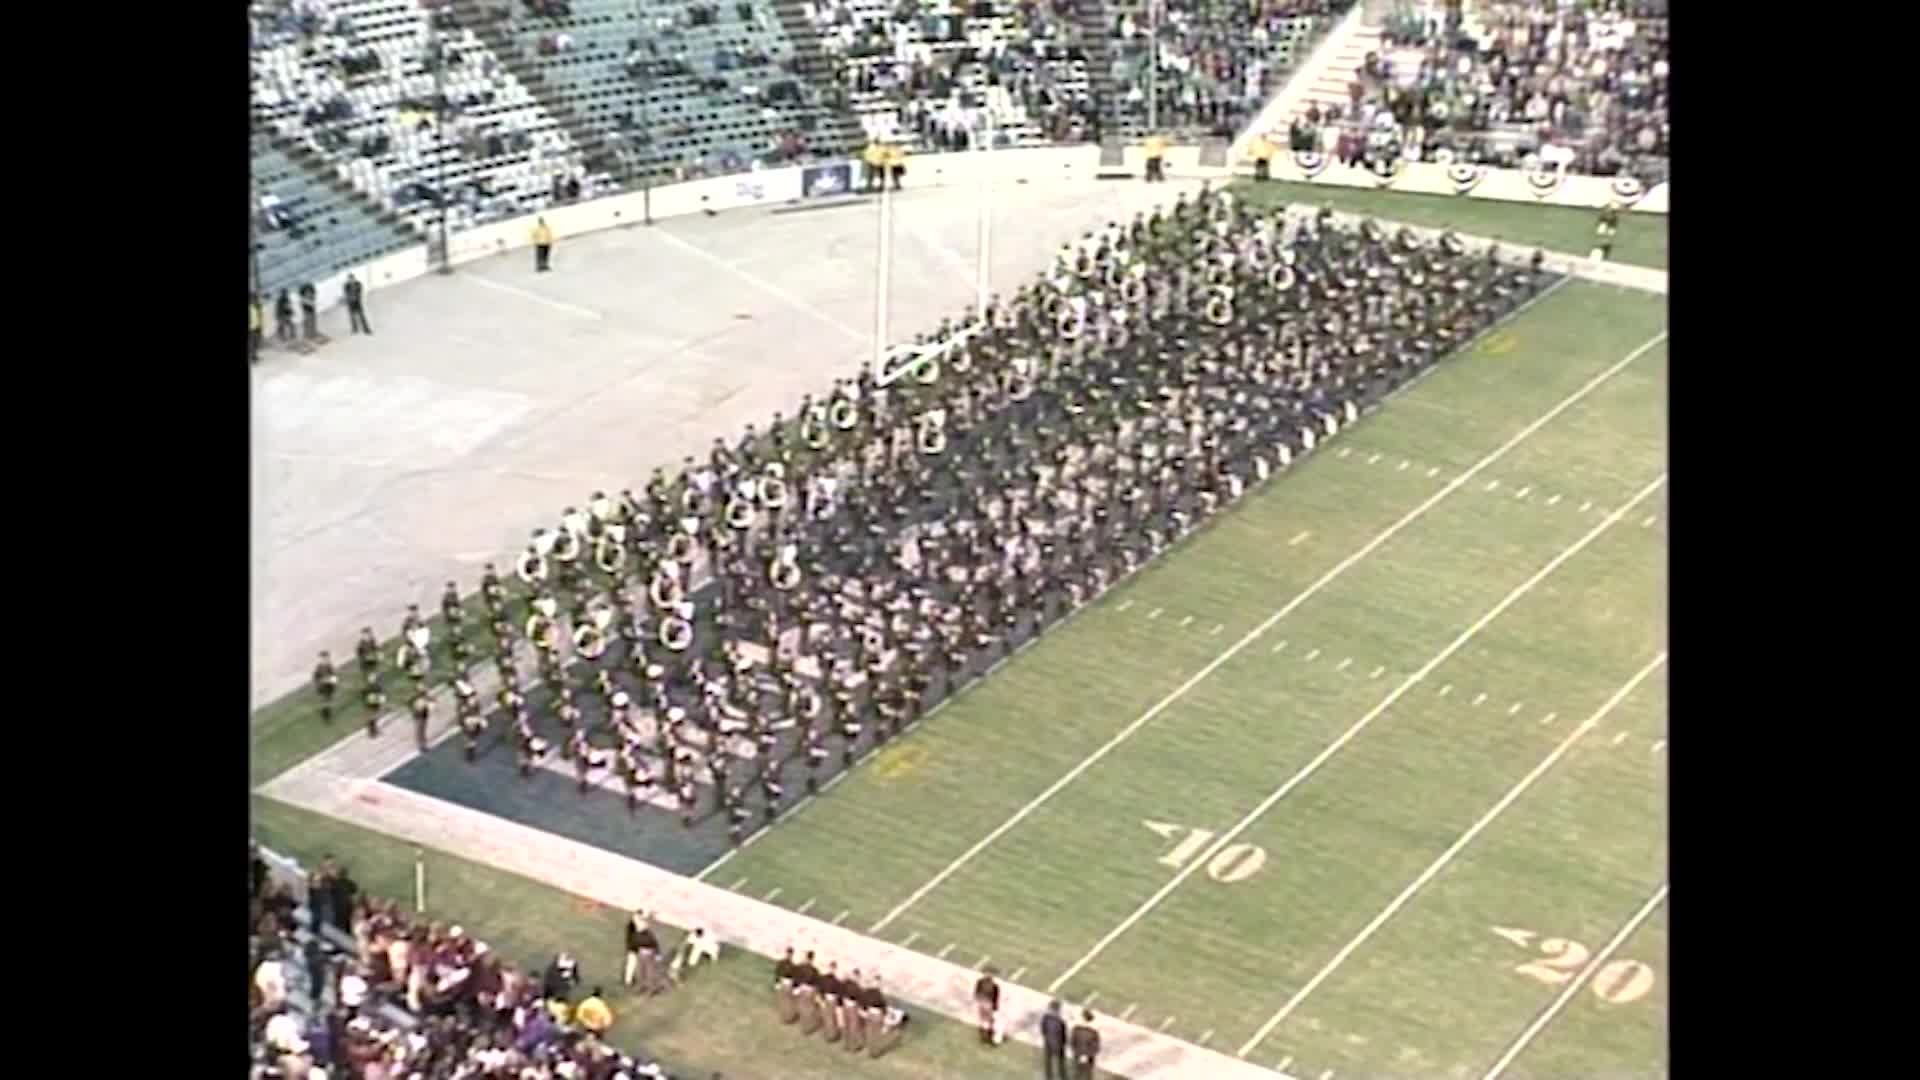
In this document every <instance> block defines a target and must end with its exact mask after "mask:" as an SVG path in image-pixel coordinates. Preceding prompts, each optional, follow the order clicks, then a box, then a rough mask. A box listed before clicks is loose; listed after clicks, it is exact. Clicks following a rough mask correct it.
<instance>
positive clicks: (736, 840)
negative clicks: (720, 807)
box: [714, 784, 752, 847]
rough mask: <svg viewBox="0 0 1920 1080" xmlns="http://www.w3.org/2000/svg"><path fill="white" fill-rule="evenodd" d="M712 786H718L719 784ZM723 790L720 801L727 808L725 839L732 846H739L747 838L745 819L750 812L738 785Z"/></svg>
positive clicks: (749, 815)
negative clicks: (723, 793)
mask: <svg viewBox="0 0 1920 1080" xmlns="http://www.w3.org/2000/svg"><path fill="white" fill-rule="evenodd" d="M714 786H715V787H716V788H718V787H719V786H720V785H719V784H715V785H714ZM725 792H726V794H725V795H723V796H722V801H723V802H724V803H725V805H726V808H727V839H728V840H729V841H731V842H732V844H733V846H734V847H739V846H740V844H741V842H742V841H744V840H746V838H747V819H748V818H749V817H751V816H752V812H751V811H749V810H748V809H747V800H746V797H745V795H744V794H743V793H742V792H741V791H740V789H739V788H738V787H730V788H726V789H725Z"/></svg>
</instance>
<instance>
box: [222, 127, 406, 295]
mask: <svg viewBox="0 0 1920 1080" xmlns="http://www.w3.org/2000/svg"><path fill="white" fill-rule="evenodd" d="M250 141H251V150H252V156H253V206H252V208H251V209H252V214H253V248H254V259H255V266H256V267H257V276H258V279H257V281H256V282H255V288H256V289H257V290H258V291H259V292H260V294H261V295H262V296H265V297H268V298H269V299H270V298H271V297H273V296H274V295H275V294H277V293H279V292H280V290H282V289H297V288H299V286H300V285H301V284H302V283H303V282H308V281H315V280H318V279H320V278H322V277H325V276H327V275H328V274H331V273H334V272H335V271H337V270H340V269H344V268H346V267H349V266H352V265H355V264H357V263H361V262H365V261H367V260H369V259H377V258H379V257H381V256H383V255H389V254H392V253H393V252H395V251H399V250H401V249H402V248H406V247H408V246H411V245H413V244H417V243H419V242H420V241H419V238H418V237H417V236H414V235H413V234H411V233H410V232H408V231H407V230H406V229H405V228H403V227H401V225H400V221H399V218H398V217H397V216H395V215H386V216H384V217H383V216H381V215H380V214H379V213H378V212H377V211H376V210H375V208H374V207H373V205H372V204H370V203H368V202H367V201H366V200H365V199H362V198H360V197H359V196H358V195H356V194H355V192H354V191H353V189H352V187H351V186H349V185H348V184H347V183H346V182H345V181H343V180H341V179H339V178H338V177H337V176H335V175H334V174H333V173H332V172H331V171H329V170H328V169H326V168H325V167H324V166H318V165H316V164H314V163H313V161H312V159H311V157H310V156H309V155H306V154H304V152H303V151H302V150H301V149H300V148H299V147H298V146H294V145H292V144H290V143H283V144H282V145H283V146H285V147H286V149H282V147H281V146H276V145H275V144H274V140H273V138H272V137H271V136H267V135H260V134H256V135H254V136H252V138H251V140H250ZM303 157H304V158H306V161H305V162H304V163H303V162H302V161H301V160H300V159H301V158H303Z"/></svg>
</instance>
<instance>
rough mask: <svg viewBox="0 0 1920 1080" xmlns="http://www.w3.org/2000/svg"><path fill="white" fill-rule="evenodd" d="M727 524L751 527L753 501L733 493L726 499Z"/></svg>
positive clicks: (738, 527)
mask: <svg viewBox="0 0 1920 1080" xmlns="http://www.w3.org/2000/svg"><path fill="white" fill-rule="evenodd" d="M727 524H728V525H731V526H732V527H734V528H736V529H750V528H752V527H753V503H752V502H751V501H749V500H747V499H744V498H741V497H740V496H738V495H735V496H734V497H733V498H731V499H729V500H727Z"/></svg>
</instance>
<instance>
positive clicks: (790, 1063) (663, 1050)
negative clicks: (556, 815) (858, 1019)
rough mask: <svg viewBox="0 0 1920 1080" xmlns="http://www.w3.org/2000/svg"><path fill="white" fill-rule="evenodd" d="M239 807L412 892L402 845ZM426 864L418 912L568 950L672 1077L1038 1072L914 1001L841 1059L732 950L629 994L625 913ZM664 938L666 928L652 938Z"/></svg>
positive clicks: (370, 883) (538, 950)
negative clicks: (903, 1020)
mask: <svg viewBox="0 0 1920 1080" xmlns="http://www.w3.org/2000/svg"><path fill="white" fill-rule="evenodd" d="M252 811H253V827H254V834H255V836H256V837H257V838H258V839H259V840H260V842H261V843H263V844H265V845H266V846H267V847H270V848H272V849H274V850H275V851H278V852H281V853H282V854H286V855H292V856H294V857H295V858H298V859H300V860H302V861H303V862H306V863H308V864H309V865H311V864H312V863H314V862H317V861H318V860H319V859H320V857H321V856H322V855H327V854H331V855H333V856H334V857H335V858H337V859H339V860H340V861H341V862H342V863H343V864H344V865H346V866H348V867H350V868H351V869H352V871H353V873H354V876H355V878H356V880H358V881H359V883H360V886H361V888H363V889H365V890H366V891H368V892H370V893H372V894H374V895H377V896H383V897H395V898H403V899H406V898H411V897H412V895H413V848H412V846H411V845H409V844H406V843H404V842H402V841H398V840H394V839H392V838H390V837H386V836H383V835H381V834H379V833H376V832H372V831H370V830H367V829H362V828H359V827H357V826H354V825H348V824H346V823H344V822H339V821H335V820H333V819H331V818H328V817H325V816H323V815H320V814H315V813H312V812H309V811H306V810H301V809H298V808H296V807H291V806H287V805H286V804H284V803H279V802H275V801H273V800H271V799H268V798H265V797H263V796H255V797H254V798H253V800H252ZM427 866H428V870H427V874H428V879H427V888H428V911H427V916H426V917H427V918H430V919H434V920H436V921H441V922H448V923H460V924H462V925H464V926H466V927H468V928H470V930H471V932H472V933H473V934H474V935H475V936H476V937H479V938H480V939H481V940H484V941H486V942H487V943H488V944H489V945H490V946H492V947H493V948H494V950H495V951H496V952H497V953H498V954H499V955H500V956H502V957H505V958H507V959H509V960H511V961H514V962H515V963H519V964H521V965H524V966H527V967H544V966H545V965H546V964H547V962H549V961H550V960H552V958H553V956H554V954H555V953H557V952H559V951H560V950H562V949H567V950H571V951H572V952H573V953H574V954H575V955H576V956H578V957H579V958H580V964H581V973H582V977H583V980H584V982H585V984H586V985H588V986H594V985H598V986H601V987H603V988H605V989H606V990H608V991H609V992H610V993H609V995H608V997H607V1002H608V1004H609V1005H611V1006H612V1008H613V1011H614V1017H615V1022H614V1026H613V1030H612V1031H611V1032H610V1033H609V1035H608V1039H609V1041H610V1042H612V1043H614V1044H615V1045H617V1046H621V1047H625V1048H628V1049H629V1050H635V1051H638V1050H641V1049H644V1050H645V1052H647V1053H649V1054H652V1055H654V1056H655V1057H658V1058H659V1059H661V1060H662V1061H663V1062H664V1063H666V1064H667V1066H668V1067H669V1068H670V1069H672V1070H673V1071H674V1073H675V1075H677V1076H681V1077H687V1078H692V1080H705V1078H706V1077H709V1076H711V1075H713V1073H715V1072H719V1073H722V1074H724V1075H725V1076H726V1077H728V1080H840V1078H854V1080H868V1078H871V1080H887V1078H901V1080H932V1078H941V1080H976V1078H977V1080H999V1078H1002V1077H1006V1078H1009V1080H1011V1078H1014V1077H1018V1078H1020V1080H1028V1078H1030V1077H1032V1076H1034V1075H1037V1074H1038V1072H1039V1063H1038V1061H1037V1060H1036V1059H1037V1057H1038V1051H1036V1050H1032V1049H1031V1048H1029V1047H1026V1046H1021V1045H1015V1044H1012V1043H1008V1044H1007V1045H1004V1046H1001V1047H999V1048H997V1049H993V1050H987V1049H984V1048H982V1047H981V1046H980V1044H979V1043H978V1042H977V1041H976V1040H975V1036H974V1033H973V1030H972V1029H971V1028H970V1027H968V1026H966V1025H963V1024H959V1023H955V1022H953V1021H950V1020H946V1019H943V1018H941V1017H938V1016H934V1015H930V1014H928V1013H926V1012H925V1011H924V1010H915V1012H914V1017H913V1021H912V1023H911V1024H909V1025H908V1027H907V1036H906V1038H905V1039H904V1040H903V1041H902V1042H901V1044H900V1045H899V1046H897V1047H895V1048H894V1049H893V1050H892V1051H891V1052H890V1053H888V1054H887V1055H886V1056H884V1057H881V1058H879V1059H877V1060H876V1059H873V1058H870V1057H867V1056H864V1055H862V1056H858V1057H856V1056H854V1055H851V1054H848V1053H846V1052H845V1051H843V1050H841V1049H839V1048H838V1047H837V1046H830V1045H828V1044H827V1043H826V1042H825V1041H824V1040H822V1039H820V1038H819V1037H818V1036H815V1037H814V1038H811V1039H809V1038H806V1037H803V1036H802V1035H800V1034H799V1032H798V1031H797V1030H796V1029H794V1028H790V1027H785V1026H783V1025H781V1024H780V1023H779V1021H778V1019H777V1018H776V1017H775V1016H774V1014H773V1008H772V1004H771V1002H770V1001H769V1000H768V987H769V985H770V984H771V980H772V964H771V962H770V961H767V960H765V959H762V958H760V957H757V956H753V955H751V954H747V953H743V952H740V951H738V950H733V951H730V952H728V953H726V954H725V955H723V956H722V958H721V962H720V965H719V966H718V967H716V968H713V969H710V970H708V971H706V972H703V973H700V974H698V975H696V976H694V977H692V978H690V979H688V980H687V982H686V983H684V984H682V986H681V987H680V989H678V990H676V991H674V992H673V993H671V994H668V995H665V996H664V997H660V998H655V999H652V1000H646V999H641V998H636V997H631V996H628V995H626V994H624V993H621V992H620V988H619V986H618V983H619V981H620V966H621V964H622V962H623V961H622V953H621V951H620V949H621V945H620V941H621V937H620V934H621V925H622V923H623V922H624V921H625V919H626V913H625V912H622V911H614V910H612V909H610V908H605V907H602V906H600V905H598V904H595V903H593V902H592V901H589V900H585V899H583V898H580V897H577V896H573V895H571V894H568V893H565V892H561V891H560V890H558V889H554V888H551V887H549V886H546V885H542V884H540V883H539V882H536V881H531V880H528V879H526V878H522V877H518V876H515V875H512V874H504V873H501V872H499V871H497V870H493V869H490V868H488V867H484V866H480V865H478V864H476V863H471V862H468V861H466V860H464V859H460V858H456V857H454V856H452V855H447V854H444V853H439V852H429V853H428V855H427ZM675 942H677V938H676V937H673V936H672V935H668V937H667V940H666V942H665V944H667V946H668V947H669V948H671V947H672V946H673V944H674V943H675ZM1101 1075H1102V1076H1103V1077H1105V1076H1106V1075H1107V1074H1105V1073H1102V1074H1101Z"/></svg>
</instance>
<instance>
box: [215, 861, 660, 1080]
mask: <svg viewBox="0 0 1920 1080" xmlns="http://www.w3.org/2000/svg"><path fill="white" fill-rule="evenodd" d="M251 871H252V879H251V884H250V894H249V897H250V898H249V916H250V927H249V931H250V936H249V941H250V947H251V970H250V972H249V980H248V1005H249V1010H250V1011H249V1016H250V1023H251V1032H252V1058H253V1060H252V1071H251V1073H250V1076H251V1078H252V1080H670V1078H669V1077H668V1074H667V1072H666V1071H665V1070H664V1069H663V1068H662V1067H661V1066H660V1065H659V1064H657V1063H655V1062H653V1061H651V1060H649V1059H648V1058H646V1057H645V1056H644V1055H641V1056H636V1055H631V1054H627V1053H625V1052H623V1051H621V1050H618V1049H616V1048H614V1047H612V1046H610V1045H608V1044H606V1043H605V1042H603V1041H602V1039H601V1036H602V1035H604V1034H605V1032H606V1030H607V1028H608V1027H610V1026H611V1024H612V1021H613V1014H612V1010H611V1009H610V1008H609V1007H608V1005H607V1003H606V1000H605V999H604V997H603V996H602V995H601V993H600V991H599V988H597V987H594V988H591V989H590V990H589V991H588V992H587V993H585V994H582V993H581V989H582V982H581V979H580V971H579V967H578V965H577V963H575V962H574V961H573V959H572V958H571V957H569V956H567V955H565V954H562V955H561V956H559V957H556V958H555V960H554V962H553V963H552V964H551V965H550V966H549V967H548V968H547V969H546V970H545V971H544V972H530V971H523V970H521V969H520V968H519V967H517V966H516V965H514V964H512V963H510V962H505V961H502V960H501V959H500V958H499V957H497V956H496V955H495V954H494V953H493V952H492V951H491V950H490V949H489V948H488V947H487V945H486V943H485V942H482V941H477V940H475V939H474V938H472V937H470V936H469V935H468V934H467V933H466V931H465V929H464V928H462V927H459V926H448V925H443V924H441V923H438V922H428V921H417V920H413V919H410V918H408V916H407V915H406V913H405V912H404V911H403V910H402V909H401V907H400V905H399V904H397V903H393V902H388V901H381V900H378V899H375V898H373V897H370V896H367V895H365V894H364V893H362V892H361V891H360V890H359V888H358V887H357V885H355V883H354V882H353V879H352V877H351V875H350V874H348V873H347V871H346V870H345V869H344V868H341V867H339V866H337V865H335V863H334V861H333V860H332V859H331V858H328V859H325V860H323V861H322V863H321V864H320V867H319V868H318V869H317V870H315V871H314V872H313V874H312V875H311V876H310V877H309V878H308V880H307V881H306V883H305V888H304V892H305V902H304V903H302V901H301V899H300V897H299V896H297V895H296V893H295V890H293V889H291V888H289V887H288V886H287V885H286V884H285V883H283V882H280V881H275V880H274V875H273V874H272V872H271V870H270V868H269V866H268V864H267V861H266V858H265V855H264V853H263V852H261V851H260V850H259V849H258V848H256V849H255V850H254V851H253V853H252V867H251Z"/></svg>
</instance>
